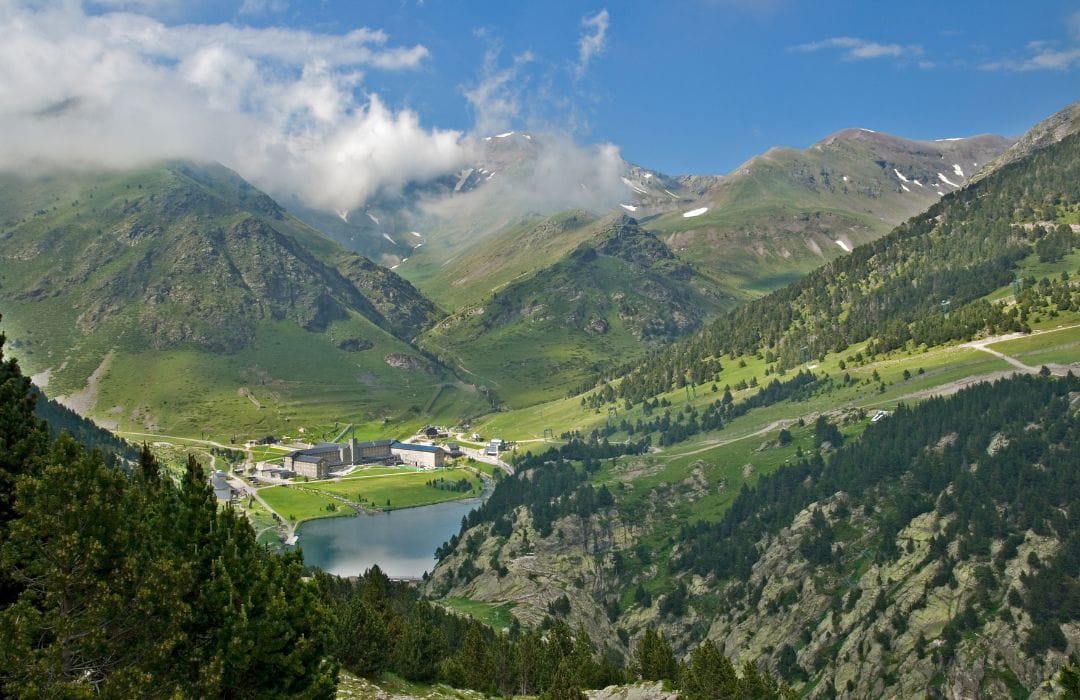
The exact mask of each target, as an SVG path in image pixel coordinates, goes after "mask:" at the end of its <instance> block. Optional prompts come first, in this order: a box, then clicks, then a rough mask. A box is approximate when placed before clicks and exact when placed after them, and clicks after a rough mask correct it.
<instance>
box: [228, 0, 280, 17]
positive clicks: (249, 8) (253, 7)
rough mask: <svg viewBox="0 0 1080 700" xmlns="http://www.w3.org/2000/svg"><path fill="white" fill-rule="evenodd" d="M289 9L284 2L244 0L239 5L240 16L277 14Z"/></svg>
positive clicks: (277, 0)
mask: <svg viewBox="0 0 1080 700" xmlns="http://www.w3.org/2000/svg"><path fill="white" fill-rule="evenodd" d="M287 9H289V3H288V2H287V1H286V0H244V2H243V3H242V4H241V5H240V10H239V13H240V14H241V15H267V14H279V13H281V12H284V11H285V10H287Z"/></svg>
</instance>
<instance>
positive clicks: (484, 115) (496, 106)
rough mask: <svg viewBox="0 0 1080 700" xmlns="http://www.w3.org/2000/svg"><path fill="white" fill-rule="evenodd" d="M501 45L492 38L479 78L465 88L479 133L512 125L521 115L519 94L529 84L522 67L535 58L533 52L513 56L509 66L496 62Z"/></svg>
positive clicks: (491, 131) (495, 131) (504, 129)
mask: <svg viewBox="0 0 1080 700" xmlns="http://www.w3.org/2000/svg"><path fill="white" fill-rule="evenodd" d="M501 50H502V45H501V43H499V42H494V43H493V44H492V45H491V46H490V48H488V50H487V51H486V52H485V54H484V65H483V67H482V68H481V70H480V81H479V82H478V83H477V84H476V85H474V86H472V87H470V88H468V89H466V90H465V99H466V100H468V102H469V104H470V105H471V106H472V108H473V131H475V132H476V133H477V134H480V135H490V134H496V133H499V132H502V131H506V130H507V129H510V128H513V126H514V122H515V120H516V119H517V118H518V117H519V116H520V115H521V109H522V95H523V94H524V93H525V89H526V87H527V84H528V78H527V76H526V75H525V71H524V68H525V66H526V65H528V64H529V63H531V62H532V61H533V59H534V58H535V57H534V56H533V54H532V52H529V51H526V52H524V53H521V54H518V55H517V56H514V59H513V61H512V62H511V63H510V65H509V66H500V65H499V55H500V53H501Z"/></svg>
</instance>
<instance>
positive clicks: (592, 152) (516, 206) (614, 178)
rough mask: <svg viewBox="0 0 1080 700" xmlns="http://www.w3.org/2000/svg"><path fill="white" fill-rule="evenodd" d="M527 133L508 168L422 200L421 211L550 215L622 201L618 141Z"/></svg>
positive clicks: (465, 215) (462, 216) (461, 216)
mask: <svg viewBox="0 0 1080 700" xmlns="http://www.w3.org/2000/svg"><path fill="white" fill-rule="evenodd" d="M530 136H531V140H529V141H528V144H529V146H528V147H527V148H526V149H524V150H523V151H522V154H521V156H520V157H519V158H515V159H514V161H513V163H512V164H511V165H509V166H508V167H507V168H506V170H500V171H498V172H496V174H495V177H494V178H492V179H491V180H490V181H489V182H486V183H484V185H483V186H482V187H479V188H477V189H476V190H474V191H472V192H469V193H467V194H465V195H454V196H449V197H440V198H436V199H433V200H430V201H428V202H426V203H424V206H423V210H424V212H425V213H426V214H427V215H430V216H433V217H435V218H437V219H438V218H444V217H445V218H448V219H457V220H459V221H460V220H468V219H470V218H473V217H474V216H478V217H480V218H483V219H488V218H491V217H493V216H498V215H499V214H504V215H506V216H508V217H509V218H517V217H519V216H520V215H521V212H536V213H540V214H553V213H555V212H560V211H565V210H567V209H586V210H589V211H593V212H597V213H601V212H607V211H610V210H611V209H612V208H614V207H615V206H616V205H617V204H618V203H619V202H623V201H625V200H626V193H627V190H626V186H625V185H623V183H622V180H621V176H622V175H623V174H624V170H625V167H626V165H625V163H624V162H623V160H622V157H621V155H620V154H619V149H618V148H617V147H616V146H614V145H612V144H599V145H595V146H586V147H583V146H579V145H577V144H576V143H574V142H573V140H572V139H570V137H569V136H567V135H566V134H565V133H563V132H558V133H556V132H543V133H533V134H530ZM474 213H475V214H474Z"/></svg>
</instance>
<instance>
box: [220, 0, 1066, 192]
mask: <svg viewBox="0 0 1080 700" xmlns="http://www.w3.org/2000/svg"><path fill="white" fill-rule="evenodd" d="M247 9H248V12H246V13H244V14H238V15H236V16H235V17H229V16H227V12H219V13H218V15H217V16H214V15H213V14H207V15H206V16H204V17H202V18H201V19H202V20H204V21H237V20H240V21H245V22H249V23H252V24H257V25H264V26H265V25H274V24H287V25H290V26H300V27H305V28H308V29H312V30H315V31H324V32H343V31H347V30H349V29H352V28H355V27H357V26H366V27H371V28H378V29H382V30H384V31H386V32H387V33H388V34H389V35H390V36H391V37H392V39H393V41H395V42H400V43H403V44H408V45H411V44H422V45H423V46H424V47H426V48H427V49H428V50H429V51H430V56H429V57H428V58H427V59H426V60H425V61H424V62H423V64H422V65H421V66H419V67H418V68H417V69H416V70H414V71H410V72H408V73H404V74H402V73H396V74H393V75H374V74H373V75H371V76H369V80H370V83H369V84H368V85H367V88H368V89H372V90H375V91H376V92H379V93H380V94H381V95H382V96H383V97H384V98H385V99H387V100H388V101H389V102H390V103H391V104H393V105H395V106H407V107H410V108H412V109H414V110H416V111H417V112H419V114H420V115H421V118H422V120H423V122H424V123H425V124H427V125H430V126H440V127H447V128H455V129H463V130H468V129H470V128H471V127H472V126H473V125H474V123H475V120H476V118H477V114H476V110H474V109H472V107H471V105H470V104H469V102H468V101H467V100H466V99H465V97H464V93H465V92H466V91H468V90H469V89H471V88H475V87H476V86H477V85H479V84H480V83H481V82H482V81H483V79H484V77H485V73H484V66H485V60H486V59H487V60H488V61H489V63H488V65H489V66H490V65H491V64H490V61H491V60H492V59H493V60H494V62H495V66H496V67H497V69H501V70H506V69H508V68H512V67H513V66H514V64H515V59H517V61H518V68H517V70H516V71H515V73H514V75H513V77H512V82H511V83H510V84H509V85H508V86H507V87H508V88H509V89H511V90H512V91H513V92H514V94H515V97H516V100H517V102H518V105H519V110H520V111H519V113H518V115H517V116H516V117H514V118H513V119H512V120H511V121H512V123H511V124H510V127H513V128H540V127H543V126H548V127H550V128H563V129H569V130H571V131H572V132H573V133H574V135H575V138H576V139H578V140H579V141H582V142H594V141H610V142H613V143H615V144H616V145H618V146H619V147H620V148H621V149H622V152H623V155H624V157H626V158H627V159H629V160H632V161H634V162H638V163H641V164H643V165H646V166H648V167H653V168H657V169H660V170H663V171H665V172H668V173H671V174H675V173H686V172H694V173H722V172H727V171H729V170H731V169H732V168H734V167H735V166H736V165H738V164H739V163H740V162H742V161H744V160H746V159H747V158H749V157H750V156H752V155H754V154H756V153H760V152H761V151H763V150H765V149H767V148H768V147H770V146H773V145H793V146H806V145H809V144H810V143H812V142H813V141H815V140H817V139H820V138H822V137H824V136H825V135H827V134H828V133H831V132H833V131H836V130H838V129H840V128H844V127H848V126H864V127H867V128H873V129H878V130H882V131H888V132H890V133H894V134H897V135H900V136H905V137H911V138H940V137H951V136H961V135H968V134H974V133H982V132H994V133H1001V134H1007V135H1015V134H1019V133H1021V132H1023V131H1024V130H1025V129H1026V128H1027V127H1029V126H1030V125H1031V124H1033V123H1034V122H1036V121H1038V120H1039V119H1041V118H1043V117H1045V116H1047V115H1049V114H1050V113H1052V112H1054V111H1056V110H1057V109H1060V108H1061V107H1063V106H1064V105H1066V104H1068V103H1069V102H1071V101H1073V100H1075V99H1078V98H1080V89H1078V88H1080V2H1076V1H1060V0H1059V1H1054V0H1048V1H1041V0H1040V1H1037V2H1028V3H1020V2H1015V0H987V1H984V2H925V1H923V2H920V1H906V2H889V3H884V2H865V1H861V2H856V1H850V0H849V1H846V2H840V1H828V0H825V1H814V2H806V1H802V2H800V1H796V0H757V1H755V0H686V1H684V2H630V3H617V4H616V3H610V4H606V5H605V4H602V3H595V2H593V3H580V2H560V3H535V2H534V3H527V2H450V1H448V0H425V1H424V2H420V3H418V2H415V1H409V2H407V1H404V0H384V1H379V0H374V1H373V0H368V1H365V2H334V1H328V2H319V3H314V2H313V3H300V2H289V3H286V2H283V1H280V0H279V1H278V2H274V1H273V0H267V1H265V2H251V1H250V0H249V7H248V8H247ZM252 10H254V12H253V11H252ZM604 10H606V12H607V26H606V30H605V31H604V32H603V37H602V42H601V43H600V45H599V48H598V50H597V51H596V52H595V54H593V55H592V56H591V59H590V60H589V61H588V65H587V66H586V67H585V69H584V70H580V69H579V65H580V63H579V59H580V55H581V54H580V45H579V44H580V41H581V40H582V37H583V36H586V35H595V34H596V31H595V30H596V27H595V25H593V26H590V27H586V26H584V25H583V24H582V21H583V19H584V18H587V17H595V16H596V15H597V14H598V13H599V12H601V11H604ZM853 40H854V41H853ZM856 41H857V42H863V43H862V44H861V45H860V44H858V43H856ZM1036 42H1038V43H1036ZM798 47H803V48H802V49H800V48H798ZM815 47H819V48H815ZM811 49H813V50H811ZM860 49H861V50H860ZM523 57H525V58H528V59H529V60H525V59H524V58H523ZM1040 61H1042V63H1044V64H1045V67H1041V66H1040V64H1039V62H1040Z"/></svg>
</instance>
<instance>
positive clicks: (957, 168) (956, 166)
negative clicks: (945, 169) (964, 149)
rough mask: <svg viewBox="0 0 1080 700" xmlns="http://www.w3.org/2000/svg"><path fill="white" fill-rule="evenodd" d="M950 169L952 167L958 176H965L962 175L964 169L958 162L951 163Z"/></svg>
mask: <svg viewBox="0 0 1080 700" xmlns="http://www.w3.org/2000/svg"><path fill="white" fill-rule="evenodd" d="M952 169H953V172H954V173H956V174H957V175H959V176H960V177H966V176H965V175H964V169H963V168H961V167H960V164H959V163H953V166H952Z"/></svg>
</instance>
